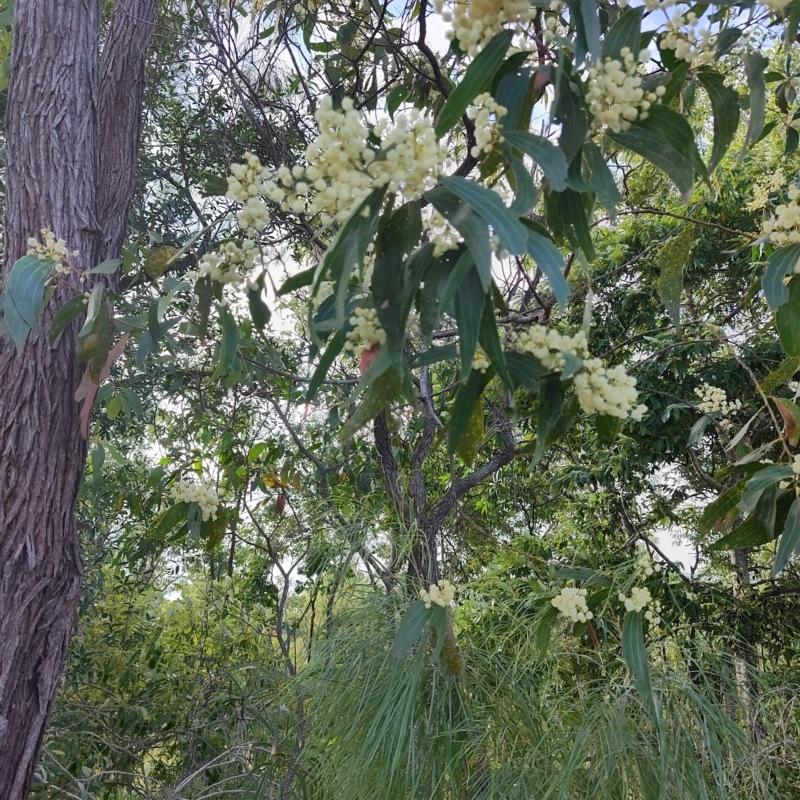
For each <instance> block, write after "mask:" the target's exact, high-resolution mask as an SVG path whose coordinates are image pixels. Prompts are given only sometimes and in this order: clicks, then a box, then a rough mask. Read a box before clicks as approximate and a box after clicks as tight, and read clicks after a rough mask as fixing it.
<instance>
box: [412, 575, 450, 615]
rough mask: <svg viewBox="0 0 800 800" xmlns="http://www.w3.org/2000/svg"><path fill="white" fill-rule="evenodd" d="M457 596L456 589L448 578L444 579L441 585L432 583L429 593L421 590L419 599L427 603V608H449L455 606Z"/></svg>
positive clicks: (440, 582)
mask: <svg viewBox="0 0 800 800" xmlns="http://www.w3.org/2000/svg"><path fill="white" fill-rule="evenodd" d="M455 596H456V587H455V586H454V585H453V584H452V583H450V581H448V580H447V578H442V579H441V580H440V581H439V583H432V584H431V585H430V587H429V588H428V589H427V591H426V590H425V589H420V590H419V599H420V600H422V602H423V603H425V608H430V607H431V606H432V605H433V606H441V607H442V608H447V606H449V605H452V604H453V600H454V599H455Z"/></svg>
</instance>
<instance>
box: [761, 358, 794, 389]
mask: <svg viewBox="0 0 800 800" xmlns="http://www.w3.org/2000/svg"><path fill="white" fill-rule="evenodd" d="M799 369H800V356H796V357H793V358H786V359H784V360H783V361H782V362H781V363H780V366H779V367H778V368H777V369H776V370H773V371H772V372H770V374H769V375H767V377H766V378H764V380H763V381H761V388H762V389H763V390H764V391H765V392H774V391H775V390H776V389H777V388H778V387H779V386H784V385H785V384H787V383H788V382H789V381H790V380H791V379H792V378H793V377H794V374H795V373H796V372H797V370H799Z"/></svg>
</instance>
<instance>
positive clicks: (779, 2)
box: [758, 0, 790, 14]
mask: <svg viewBox="0 0 800 800" xmlns="http://www.w3.org/2000/svg"><path fill="white" fill-rule="evenodd" d="M789 2H790V0H758V4H759V5H760V6H763V7H764V8H766V9H767V10H769V11H771V12H772V13H773V14H783V12H784V9H785V8H786V6H788V5H789Z"/></svg>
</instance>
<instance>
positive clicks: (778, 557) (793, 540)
mask: <svg viewBox="0 0 800 800" xmlns="http://www.w3.org/2000/svg"><path fill="white" fill-rule="evenodd" d="M798 548H800V497H796V498H795V499H794V501H793V502H792V507H791V508H790V509H789V516H788V517H787V518H786V526H785V527H784V529H783V533H782V534H781V538H780V541H779V542H778V549H777V550H776V552H775V562H774V563H773V565H772V577H773V578H774V577H776V576H777V575H778V574H779V573H780V572H781V571H782V570H783V568H784V567H785V566H786V564H787V563H788V562H789V559H790V558H791V557H792V556H793V555H794V554H795V553H796V552H797V550H798Z"/></svg>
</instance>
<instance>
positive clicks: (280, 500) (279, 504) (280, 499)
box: [275, 492, 286, 514]
mask: <svg viewBox="0 0 800 800" xmlns="http://www.w3.org/2000/svg"><path fill="white" fill-rule="evenodd" d="M284 508H286V495H285V494H283V492H281V494H279V495H278V496H277V497H276V498H275V513H276V514H283V509H284Z"/></svg>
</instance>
